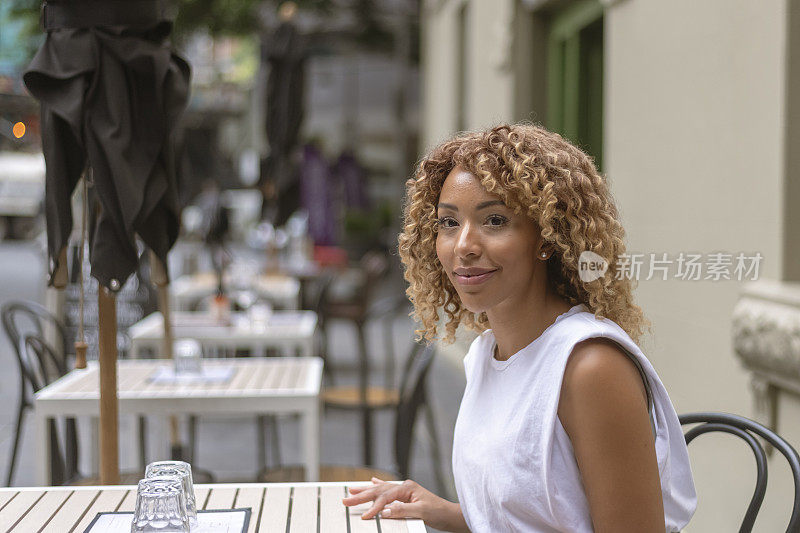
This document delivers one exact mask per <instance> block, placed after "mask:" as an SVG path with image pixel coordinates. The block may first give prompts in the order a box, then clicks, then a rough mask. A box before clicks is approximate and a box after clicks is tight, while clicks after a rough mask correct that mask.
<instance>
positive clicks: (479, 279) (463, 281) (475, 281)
mask: <svg viewBox="0 0 800 533" xmlns="http://www.w3.org/2000/svg"><path fill="white" fill-rule="evenodd" d="M495 272H497V271H496V270H490V271H489V272H484V273H483V274H477V275H474V276H467V275H462V274H455V277H456V281H457V282H458V283H459V284H460V285H480V284H481V283H483V282H485V281H486V280H488V279H489V278H491V277H492V276H493V275H494V273H495Z"/></svg>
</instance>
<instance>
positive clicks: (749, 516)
mask: <svg viewBox="0 0 800 533" xmlns="http://www.w3.org/2000/svg"><path fill="white" fill-rule="evenodd" d="M678 419H679V420H680V422H681V425H687V424H700V425H698V426H695V427H693V428H691V429H689V430H688V431H686V434H685V438H686V444H689V443H690V442H692V440H694V438H695V437H697V436H698V435H702V434H704V433H711V432H715V431H719V432H723V433H730V434H731V435H736V436H737V437H739V438H741V439H742V440H744V441H745V442H746V443H747V444H748V445H749V446H750V449H751V450H752V451H753V454H754V455H755V458H756V468H757V475H756V490H755V492H754V493H753V498H752V499H751V500H750V505H748V507H747V512H746V513H745V515H744V520H742V525H741V527H740V528H739V533H749V532H750V531H752V530H753V524H754V523H755V521H756V515H758V511H759V510H760V509H761V504H762V503H763V501H764V494H765V493H766V491H767V454H766V453H765V452H764V448H763V447H762V446H761V443H760V442H759V441H758V439H756V437H755V436H754V434H755V435H756V436H759V437H761V438H762V439H764V440H765V441H767V442H768V443H769V444H770V445H772V446H773V447H774V448H775V449H776V450H778V451H779V452H781V453H782V454H783V456H784V457H786V460H787V461H788V462H789V466H790V467H791V469H792V478H793V479H794V503H793V505H792V516H791V518H790V519H789V526H788V527H787V528H786V533H797V532H798V531H800V455H798V454H797V450H795V449H794V448H793V447H792V446H791V444H789V443H788V442H786V441H785V440H784V439H783V438H781V437H780V436H779V435H777V434H776V433H775V432H774V431H771V430H770V429H768V428H766V427H764V426H762V425H761V424H759V423H757V422H754V421H752V420H750V419H749V418H745V417H743V416H739V415H732V414H727V413H687V414H683V415H680V416H679V417H678Z"/></svg>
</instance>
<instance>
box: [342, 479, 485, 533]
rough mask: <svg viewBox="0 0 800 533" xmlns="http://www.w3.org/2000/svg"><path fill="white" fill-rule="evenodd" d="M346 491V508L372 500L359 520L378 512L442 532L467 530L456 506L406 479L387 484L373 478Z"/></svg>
mask: <svg viewBox="0 0 800 533" xmlns="http://www.w3.org/2000/svg"><path fill="white" fill-rule="evenodd" d="M350 494H352V496H349V497H347V498H344V499H343V500H342V503H343V504H344V505H346V506H348V507H349V506H351V505H358V504H361V503H366V502H373V503H372V507H370V508H369V509H368V510H367V512H365V513H363V514H362V515H361V518H362V520H367V519H370V518H374V517H375V515H377V514H378V513H380V516H381V518H419V519H421V520H423V521H424V522H425V524H427V525H429V526H431V527H432V528H435V529H439V530H442V531H466V532H468V531H469V529H468V528H467V523H466V522H465V521H464V516H463V515H462V514H461V506H460V505H458V504H457V503H453V502H450V501H447V500H445V499H444V498H440V497H439V496H437V495H435V494H434V493H432V492H431V491H429V490H427V489H425V488H423V487H422V486H420V485H419V483H416V482H414V481H411V480H410V479H408V480H406V481H403V482H402V483H389V482H386V481H383V480H380V479H378V478H376V477H374V478H372V485H371V486H370V485H368V486H365V487H351V488H350Z"/></svg>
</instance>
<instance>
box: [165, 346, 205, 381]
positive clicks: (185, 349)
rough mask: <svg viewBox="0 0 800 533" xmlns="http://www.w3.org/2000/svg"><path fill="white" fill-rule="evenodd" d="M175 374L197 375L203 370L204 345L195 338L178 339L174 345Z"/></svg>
mask: <svg viewBox="0 0 800 533" xmlns="http://www.w3.org/2000/svg"><path fill="white" fill-rule="evenodd" d="M172 352H173V358H174V362H175V375H178V376H183V375H193V376H194V375H197V374H201V373H202V372H203V369H202V358H203V346H202V345H201V344H200V343H199V342H198V341H196V340H194V339H178V340H177V341H175V344H174V345H173V350H172Z"/></svg>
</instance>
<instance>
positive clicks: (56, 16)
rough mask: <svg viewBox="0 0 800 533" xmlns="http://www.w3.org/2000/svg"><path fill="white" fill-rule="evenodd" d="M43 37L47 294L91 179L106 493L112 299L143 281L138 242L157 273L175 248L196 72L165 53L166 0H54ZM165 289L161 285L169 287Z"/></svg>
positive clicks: (112, 444)
mask: <svg viewBox="0 0 800 533" xmlns="http://www.w3.org/2000/svg"><path fill="white" fill-rule="evenodd" d="M42 26H43V28H44V30H45V31H46V32H47V37H46V40H45V42H44V44H43V45H42V46H41V48H40V49H39V50H38V52H37V54H36V56H35V57H34V59H33V61H32V62H31V64H30V66H29V67H28V70H27V71H26V72H25V74H24V81H25V84H26V86H27V88H28V90H29V91H30V92H31V94H32V95H33V96H34V97H36V98H37V99H38V100H39V102H40V104H41V113H42V120H41V124H42V127H41V129H42V148H43V151H44V155H45V161H46V163H47V171H46V193H45V205H46V217H47V237H48V253H49V258H50V265H49V274H50V284H51V285H55V286H58V285H59V283H60V280H62V279H63V278H64V276H63V274H64V269H66V267H67V265H66V261H64V258H65V254H64V253H63V251H64V250H65V248H66V246H67V244H68V240H69V236H70V233H71V231H72V209H71V204H70V197H71V195H72V192H73V190H74V189H75V187H76V186H77V184H78V182H79V181H80V178H81V176H84V179H86V178H85V176H86V174H87V172H86V171H87V169H91V173H89V174H90V175H91V183H90V184H89V185H90V191H91V194H90V198H92V199H93V201H90V202H89V205H90V206H91V209H92V216H91V217H90V218H89V220H90V223H89V224H88V228H87V231H88V236H89V250H90V262H91V267H92V268H91V270H92V276H94V277H95V278H96V279H97V280H98V282H99V283H100V290H99V301H98V305H99V315H100V316H99V320H100V375H101V378H100V380H101V383H100V385H101V398H100V417H101V438H100V453H101V472H100V475H101V482H103V483H116V482H117V481H118V477H119V463H118V456H117V454H118V451H117V439H118V435H117V405H116V358H117V350H116V301H115V294H116V292H117V291H118V290H119V289H121V288H122V286H123V285H124V283H125V281H126V280H127V279H128V277H129V276H130V275H131V274H132V273H133V272H134V271H135V270H136V267H137V265H138V261H139V255H138V253H137V246H136V236H137V235H138V236H139V237H140V238H141V239H142V240H143V241H144V243H145V244H146V245H147V247H148V248H150V250H151V251H152V253H153V254H154V255H155V256H156V257H157V258H158V262H160V263H161V266H163V265H166V259H167V252H168V251H169V249H170V248H171V247H172V245H173V244H174V242H175V240H176V239H177V237H178V230H179V227H180V205H179V203H178V191H177V179H176V171H175V160H174V157H173V148H172V142H171V139H172V133H173V130H174V128H175V125H176V124H177V121H178V119H179V117H180V114H181V112H182V111H183V109H184V108H185V106H186V103H187V99H188V90H189V65H188V64H187V63H186V61H184V60H183V59H182V58H180V57H179V56H177V55H176V54H175V53H174V52H173V51H172V50H171V48H170V47H169V45H168V37H169V34H170V32H171V29H172V24H171V22H170V21H169V20H168V19H167V18H166V17H165V13H164V6H163V5H162V2H160V1H159V0H47V1H46V2H45V3H44V5H43V6H42ZM162 277H163V276H162Z"/></svg>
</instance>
